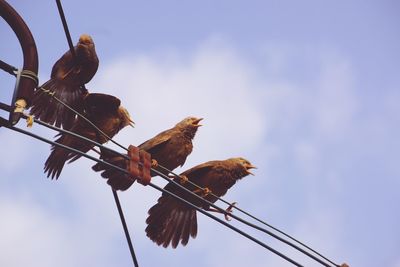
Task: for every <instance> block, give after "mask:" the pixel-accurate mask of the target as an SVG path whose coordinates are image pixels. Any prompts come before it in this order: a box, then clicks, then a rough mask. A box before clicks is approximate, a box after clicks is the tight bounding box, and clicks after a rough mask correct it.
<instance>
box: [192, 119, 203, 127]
mask: <svg viewBox="0 0 400 267" xmlns="http://www.w3.org/2000/svg"><path fill="white" fill-rule="evenodd" d="M202 120H203V118H200V119H197V120H195V121H193V125H194V126H196V127H200V126H203V125H201V124H199V123H200V121H202Z"/></svg>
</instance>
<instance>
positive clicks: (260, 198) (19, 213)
mask: <svg viewBox="0 0 400 267" xmlns="http://www.w3.org/2000/svg"><path fill="white" fill-rule="evenodd" d="M268 49H272V50H271V51H269V52H268V53H267V54H269V55H274V51H273V49H275V48H274V47H271V48H268ZM285 49H289V48H285ZM293 49H294V48H293ZM278 52H279V53H278V55H277V56H276V58H275V61H274V62H275V63H274V62H272V63H271V64H272V65H271V66H269V67H270V68H271V70H274V72H275V73H277V74H279V75H277V77H278V78H277V77H266V76H265V75H264V73H263V71H262V70H260V69H258V68H257V67H256V66H255V64H250V63H249V62H247V59H245V58H243V57H242V55H241V54H240V53H239V52H238V51H235V50H234V49H233V48H232V47H231V46H229V45H228V44H226V43H223V42H222V41H220V40H219V41H218V40H211V41H208V42H205V43H203V44H201V45H199V47H198V48H197V49H196V50H195V51H193V53H192V54H189V55H188V56H187V57H185V58H183V57H182V55H181V54H180V53H179V51H173V52H171V53H170V54H167V55H165V56H160V55H152V54H147V55H127V56H125V57H121V58H119V59H116V60H115V61H112V62H111V63H110V64H108V65H101V69H100V71H99V73H98V74H97V76H96V77H95V79H94V81H93V82H92V83H91V84H90V85H89V86H88V88H90V89H91V90H92V91H93V92H105V93H110V94H113V95H116V96H118V97H120V98H121V99H122V104H123V105H124V106H126V107H127V108H128V110H129V111H130V113H131V115H132V117H133V118H134V120H135V121H136V123H137V125H136V128H135V129H124V130H123V131H121V133H120V134H118V136H116V138H115V140H117V141H119V142H120V143H122V144H124V145H128V144H130V143H133V144H139V143H141V142H142V141H144V140H146V139H148V138H150V137H152V136H154V135H155V134H156V133H158V132H160V131H162V130H165V129H167V128H170V127H172V126H173V125H174V124H175V123H177V122H178V121H180V120H181V119H183V118H184V117H186V116H189V115H194V116H201V117H204V118H205V119H204V121H203V122H202V124H204V126H203V127H201V128H200V129H199V131H198V134H197V136H196V138H195V140H194V151H193V153H192V155H190V156H189V158H188V162H187V164H186V166H185V167H184V168H188V167H190V166H193V165H195V164H198V163H201V162H204V161H207V160H211V159H224V158H227V157H231V156H244V157H248V158H249V160H251V161H253V162H254V164H255V165H257V166H259V167H260V168H259V169H258V170H256V171H255V173H256V176H255V177H251V178H249V179H245V180H243V181H240V183H238V184H237V185H236V186H235V188H234V189H233V190H231V191H230V192H229V193H228V195H227V199H233V200H237V201H239V204H240V205H241V207H246V208H248V209H249V210H255V211H257V212H256V213H257V214H262V215H263V216H261V217H265V218H269V217H270V216H276V217H273V219H274V221H276V222H278V223H277V225H278V226H281V227H282V226H283V228H285V229H289V231H290V232H294V233H295V236H297V237H299V238H300V239H303V238H305V239H307V240H308V241H309V242H307V243H309V244H312V245H314V246H315V247H316V248H317V249H321V250H322V251H325V252H327V253H326V254H327V255H332V253H330V252H332V251H333V252H334V253H335V254H336V255H340V253H341V252H342V251H341V246H340V243H341V241H342V240H343V239H342V236H341V235H343V232H342V231H341V230H343V228H345V227H346V225H344V223H343V215H342V210H341V209H344V208H345V207H342V206H340V203H338V202H336V200H337V199H335V198H336V197H337V195H335V194H336V193H337V192H341V190H351V189H346V187H344V186H343V184H344V179H345V177H342V176H341V173H340V170H338V168H337V166H336V165H335V162H332V161H331V160H330V158H329V157H328V156H329V153H335V151H333V152H332V151H331V150H330V149H329V147H330V146H331V145H332V144H333V145H335V144H336V143H338V141H340V142H342V143H343V144H348V143H351V141H352V139H351V138H352V137H348V136H347V135H346V134H347V132H348V131H350V132H351V130H353V132H354V128H355V127H358V125H357V121H356V120H355V114H357V112H358V109H359V105H360V103H359V101H360V99H359V98H358V97H359V96H358V95H357V93H358V92H356V91H355V90H354V87H355V86H356V85H357V84H356V80H355V78H354V77H355V74H354V70H353V69H352V66H351V64H350V62H348V61H347V60H346V59H344V58H342V57H340V56H339V57H337V56H335V57H332V56H327V57H324V56H321V55H317V56H316V58H313V59H310V60H313V61H317V62H318V64H319V65H320V66H321V70H322V71H321V72H320V73H317V74H316V75H315V77H313V78H312V79H311V80H307V81H302V82H299V83H296V82H293V81H291V80H290V79H282V78H281V76H285V73H286V68H287V67H288V66H289V65H290V64H288V63H290V56H291V55H293V54H296V53H294V52H293V51H292V52H290V54H289V56H288V55H287V54H285V53H286V52H285V50H279V51H278ZM273 65H276V66H275V67H274V66H273ZM395 103H396V102H395V101H394V102H392V105H390V106H389V107H388V110H389V111H388V113H390V112H392V113H393V112H394V111H396V110H397V108H396V107H397V106H396V105H395ZM374 118H375V119H376V121H379V120H378V119H379V118H380V116H377V117H374ZM379 125H380V124H379ZM0 130H2V129H0ZM0 135H1V136H0V138H1V139H2V140H7V139H8V140H10V141H9V142H7V144H6V145H7V150H10V153H9V154H8V156H7V157H8V160H9V161H8V162H7V161H5V160H4V159H5V156H3V160H2V161H1V164H2V165H1V167H2V170H7V172H10V175H9V176H8V177H7V181H12V179H13V178H14V177H17V176H18V175H17V174H18V171H16V168H17V167H16V166H17V164H18V163H17V157H18V154H19V151H24V152H25V153H24V154H23V161H26V162H27V164H28V165H27V168H32V169H31V170H34V171H32V174H30V175H31V176H32V177H31V176H30V175H26V177H24V179H30V178H35V179H38V178H40V179H44V177H43V175H42V174H41V173H40V171H41V169H42V166H43V162H42V161H43V160H44V159H45V157H46V156H47V153H48V145H40V146H39V145H38V143H37V141H32V142H31V141H27V140H26V141H21V139H25V137H21V138H18V139H17V138H15V137H14V136H13V135H12V134H9V133H8V132H7V133H5V132H0ZM52 135H53V134H50V135H49V136H50V137H51V136H52ZM114 147H115V146H114ZM24 149H25V150H24ZM38 154H40V157H39V156H38ZM336 156H337V157H338V155H336ZM344 156H346V155H344ZM92 165H93V163H92V162H90V161H89V160H87V159H81V160H79V161H77V162H74V163H73V164H71V165H67V166H66V167H65V169H64V171H63V173H62V175H61V177H60V180H59V181H57V182H50V181H48V182H47V181H46V183H44V182H43V183H42V184H41V185H40V186H42V185H43V184H46V185H45V186H44V188H41V189H37V188H35V190H30V188H28V189H27V188H24V187H23V186H24V185H20V184H19V187H15V188H14V190H16V191H17V192H21V191H22V192H23V193H24V194H27V196H28V197H21V195H19V194H17V195H16V196H14V197H11V196H10V195H6V196H3V197H2V198H1V199H0V200H1V201H0V213H1V214H4V216H5V218H7V220H2V221H1V222H0V229H10V230H9V231H8V230H1V232H0V234H1V236H2V239H1V241H0V247H1V248H2V249H5V250H4V251H7V254H4V255H10V257H9V258H1V257H0V265H4V266H21V265H32V263H34V265H41V266H54V265H56V263H57V265H59V266H60V262H63V264H64V265H61V266H78V265H83V264H87V263H91V265H96V266H111V265H113V264H114V265H115V262H114V261H118V262H123V263H127V264H130V262H129V260H130V259H129V254H128V249H127V247H126V243H125V239H124V237H123V233H122V228H121V225H120V222H119V218H118V215H117V212H116V209H115V205H114V203H113V198H112V194H111V192H110V189H109V187H108V186H106V183H105V180H103V179H101V178H100V176H99V175H98V174H94V173H93V172H92V171H91V170H90V167H91V166H92ZM13 170H15V172H13ZM177 172H179V170H178V171H177ZM38 173H40V174H38ZM36 176H42V177H36ZM288 176H290V177H288ZM293 176H295V178H293ZM266 178H267V179H266ZM294 179H295V180H294ZM155 182H156V183H157V184H160V185H162V184H163V182H160V178H155ZM29 185H32V183H29ZM61 187H62V188H63V191H60V192H61V193H60V195H59V196H57V195H56V196H54V195H51V196H49V195H50V193H49V192H48V191H50V190H52V188H61ZM321 187H323V188H324V189H326V191H324V192H322V191H321V190H320V189H321ZM46 190H48V191H46ZM284 190H286V191H284ZM55 191H57V190H55ZM43 192H45V194H43ZM57 192H58V191H57ZM291 193H295V194H297V195H295V196H291V195H290V194H291ZM48 194H49V195H48ZM159 194H160V193H159V192H157V191H155V190H153V189H152V188H149V187H143V186H141V185H135V186H134V187H133V188H132V189H130V190H129V191H127V192H124V193H121V194H120V198H121V202H122V204H123V207H124V210H125V216H126V219H127V222H128V226H129V228H130V230H131V234H132V237H133V240H134V244H135V248H136V251H137V254H138V258H139V262H140V263H141V265H143V266H152V265H157V264H160V263H163V265H164V266H182V265H185V264H187V260H188V258H189V257H191V258H198V259H199V262H198V266H205V265H206V266H225V265H230V266H243V265H245V264H247V265H249V266H265V265H270V266H290V265H289V264H286V263H285V262H284V261H283V260H282V259H280V258H278V257H277V256H275V255H273V254H272V253H270V252H268V251H265V250H264V249H262V248H260V247H258V246H257V245H255V244H253V243H252V242H251V241H249V240H246V239H243V238H242V237H240V236H239V235H238V234H236V233H234V232H232V231H231V230H227V229H225V228H224V227H222V226H219V225H217V224H216V223H215V222H213V221H211V220H210V219H208V218H204V216H202V215H199V217H200V219H199V236H198V237H197V239H196V240H191V241H190V243H189V245H188V246H187V247H186V248H179V249H177V250H172V249H168V250H165V249H163V248H159V247H156V246H155V245H154V244H153V243H152V242H151V241H149V240H148V239H147V237H146V236H145V233H144V228H145V223H144V221H145V219H146V212H147V210H148V208H149V207H150V206H151V205H153V204H154V203H155V201H156V199H157V198H158V196H159ZM43 195H44V196H43ZM296 197H298V198H296ZM40 199H41V200H43V199H46V200H51V201H57V200H60V203H57V205H59V207H60V209H62V208H64V207H65V209H66V210H65V211H64V210H62V211H60V210H58V211H54V210H52V209H51V208H49V207H47V206H42V205H41V203H40ZM63 201H64V202H63ZM293 205H298V206H295V207H293ZM53 208H54V207H53ZM296 209H301V212H299V211H298V210H296ZM327 210H328V211H329V212H328V211H327ZM66 214H67V215H66ZM293 214H294V215H293ZM69 215H71V216H69ZM277 217H278V218H277ZM287 218H290V219H287ZM342 227H343V228H342ZM252 233H253V234H254V235H255V236H256V237H257V238H259V239H261V240H263V241H265V242H266V243H268V244H273V246H274V247H275V246H276V247H277V248H279V249H282V250H283V251H284V252H288V253H289V255H293V254H291V253H293V252H292V251H291V250H288V249H287V248H286V247H285V246H282V245H279V244H277V243H276V242H273V241H271V239H270V238H269V237H266V236H265V235H263V234H259V233H257V232H252ZM28 237H29V239H28ZM27 239H28V240H29V241H25V240H27ZM35 240H40V245H38V246H37V245H36V242H34V241H35ZM327 240H328V241H329V242H328V241H327ZM270 242H272V243H270ZM210 243H212V245H211V246H212V248H213V250H211V249H210ZM9 244H11V246H10V245H9ZM19 244H24V245H23V246H22V247H19V248H18V249H16V247H17V246H18V245H19ZM314 246H313V247H314ZM22 253H23V254H25V255H26V256H25V257H19V256H18V255H20V254H22ZM205 253H206V254H205ZM205 255H206V256H205ZM295 255H297V254H295ZM347 255H348V254H347ZM125 259H126V260H125ZM300 259H304V258H302V257H300ZM93 262H95V264H93ZM193 264H194V263H193ZM122 265H123V264H122ZM194 266H195V265H194Z"/></svg>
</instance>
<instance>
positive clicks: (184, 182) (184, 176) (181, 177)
mask: <svg viewBox="0 0 400 267" xmlns="http://www.w3.org/2000/svg"><path fill="white" fill-rule="evenodd" d="M179 179H180V180H179V182H180V183H181V185H184V184H186V183H187V182H188V181H189V178H187V176H186V175H180V176H179Z"/></svg>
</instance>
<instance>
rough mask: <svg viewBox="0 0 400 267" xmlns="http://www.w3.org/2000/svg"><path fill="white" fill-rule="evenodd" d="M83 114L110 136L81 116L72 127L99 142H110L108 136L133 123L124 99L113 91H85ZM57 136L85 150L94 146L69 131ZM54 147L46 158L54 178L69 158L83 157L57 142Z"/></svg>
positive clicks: (72, 130)
mask: <svg viewBox="0 0 400 267" xmlns="http://www.w3.org/2000/svg"><path fill="white" fill-rule="evenodd" d="M83 115H84V116H85V117H86V118H87V119H88V120H90V121H91V122H92V123H93V124H94V125H96V127H98V128H99V129H100V130H101V131H102V132H103V133H104V134H106V135H107V137H106V136H104V135H103V134H102V133H100V132H99V131H98V130H97V129H95V128H94V127H93V125H91V124H89V123H88V122H87V121H86V120H85V119H83V118H81V117H79V116H78V117H77V118H75V120H74V123H73V124H72V127H71V129H70V131H71V132H74V133H76V134H79V135H81V136H84V137H86V138H88V139H91V140H94V141H96V142H98V143H100V144H103V143H105V142H107V141H108V140H109V138H112V137H113V136H114V135H116V134H117V133H118V132H119V131H120V130H121V129H123V128H124V127H125V126H128V125H131V126H132V125H133V121H132V120H131V117H130V115H129V113H128V111H127V110H126V109H125V108H124V107H123V106H121V101H120V100H119V99H118V98H116V97H114V96H111V95H106V94H99V93H92V94H88V95H86V96H85V97H84V99H83ZM58 136H59V138H58V139H57V140H56V143H59V144H62V145H65V146H68V147H71V148H74V149H77V150H79V151H81V152H83V153H86V152H88V151H89V150H90V149H93V147H94V145H93V144H91V143H89V142H87V141H84V140H82V139H80V138H78V137H75V136H72V135H70V134H67V133H62V134H59V135H58ZM51 150H52V151H51V154H50V156H49V157H48V158H47V160H46V163H45V167H44V171H45V172H47V177H51V178H52V179H53V178H56V179H57V178H58V177H59V176H60V174H61V171H62V169H63V167H64V164H65V162H66V161H68V163H71V162H73V161H75V160H77V159H79V158H80V157H81V156H80V155H79V154H76V153H74V152H71V151H69V150H66V149H64V148H61V147H58V146H54V145H53V146H52V148H51Z"/></svg>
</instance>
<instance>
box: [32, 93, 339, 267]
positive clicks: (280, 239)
mask: <svg viewBox="0 0 400 267" xmlns="http://www.w3.org/2000/svg"><path fill="white" fill-rule="evenodd" d="M45 92H48V90H46V91H45ZM52 96H53V95H52ZM53 97H54V96H53ZM54 98H55V99H56V100H57V101H59V102H60V103H61V104H62V105H64V106H65V107H67V108H69V109H71V110H72V111H73V112H75V113H76V114H77V115H78V116H79V117H81V118H83V119H84V120H85V121H87V122H88V123H90V125H92V126H93V127H94V128H95V129H96V130H98V131H99V132H100V133H101V134H103V135H104V136H105V137H106V138H107V139H109V140H111V141H113V140H112V138H110V137H109V136H108V135H106V134H105V133H104V132H103V131H101V130H100V129H99V128H98V127H97V126H96V125H95V124H93V123H92V122H91V121H90V120H89V119H87V118H86V117H85V116H83V115H82V114H80V113H79V112H78V111H76V110H74V109H73V108H71V107H69V106H68V105H67V104H65V103H64V102H63V101H61V100H60V99H58V98H56V97H54ZM35 121H36V120H35ZM41 124H42V125H45V126H47V124H46V123H42V122H41ZM48 126H49V125H48ZM50 128H52V129H54V130H58V128H56V127H54V126H50ZM61 132H63V133H67V134H71V132H69V131H66V130H61ZM73 135H74V136H76V137H80V136H79V135H77V134H73ZM89 140H90V139H87V140H86V141H89ZM90 141H91V140H90ZM91 143H93V144H95V145H99V144H98V143H96V142H91ZM114 143H116V144H117V145H118V146H120V147H122V148H123V149H126V148H125V147H123V146H122V145H120V144H118V143H117V142H114ZM100 147H104V146H102V145H100ZM122 156H123V157H124V158H126V159H129V157H127V156H126V155H122ZM160 167H161V168H162V169H164V170H166V171H168V172H170V171H169V170H168V169H166V168H165V167H162V166H161V165H160ZM152 171H154V172H156V173H158V172H157V171H156V170H154V169H152ZM171 173H172V172H171ZM173 174H174V175H175V176H177V177H179V175H177V174H175V173H173ZM158 175H159V176H161V177H162V178H163V179H165V180H167V181H171V182H173V183H174V184H176V185H177V186H178V187H181V188H182V189H184V190H185V191H187V192H189V193H191V194H192V195H194V196H196V197H197V198H200V199H202V200H204V201H205V202H206V203H207V204H209V205H210V206H212V207H214V208H216V209H217V210H219V211H221V212H222V213H226V211H225V210H223V209H222V208H220V207H218V206H216V205H215V204H214V203H211V202H209V201H207V200H205V199H203V198H201V197H200V196H198V195H196V194H194V193H193V192H192V191H190V190H188V189H187V188H185V187H183V186H182V185H181V184H179V183H177V182H175V181H173V180H170V179H169V178H168V177H167V176H165V175H163V174H162V173H158ZM189 182H191V181H189ZM191 184H193V185H194V186H196V187H197V188H201V189H203V188H202V187H200V186H198V185H197V184H195V183H193V182H191ZM213 195H214V194H213ZM214 196H216V195H214ZM216 197H217V198H218V199H221V198H219V197H218V196H216ZM223 202H224V203H228V204H229V202H227V201H225V200H223ZM229 216H231V217H232V218H234V219H236V220H238V221H240V222H241V223H243V224H246V225H248V226H250V227H252V228H254V229H257V230H259V231H262V232H264V233H266V234H268V235H270V236H272V237H274V238H275V239H278V240H279V241H281V242H283V243H285V244H287V245H289V246H291V247H293V248H294V249H296V250H298V251H300V252H301V253H303V254H305V255H307V256H308V257H310V258H312V259H313V260H315V261H317V262H319V263H320V264H322V265H324V266H327V267H329V266H330V265H327V264H326V263H325V262H323V261H321V260H320V259H318V258H317V257H315V256H314V255H312V254H310V253H309V252H307V251H305V250H303V249H302V248H300V247H298V246H296V245H295V244H293V243H290V242H289V241H287V240H285V239H283V238H281V237H280V236H278V235H276V234H274V233H272V232H271V231H268V230H266V229H264V228H261V227H259V226H257V225H255V224H252V223H250V222H248V221H246V220H244V219H242V218H240V217H238V216H236V215H233V214H229ZM273 229H274V228H273ZM274 230H275V229H274ZM278 232H280V233H283V232H282V231H280V230H279V229H278ZM283 234H284V235H285V236H288V235H287V234H285V233H283ZM289 238H291V237H290V236H289ZM291 239H293V238H291ZM295 241H296V242H298V243H300V244H301V245H302V246H304V247H306V248H307V249H309V250H310V251H312V252H314V253H316V254H317V255H318V256H321V255H320V253H318V252H315V250H313V249H310V248H309V247H308V246H305V245H304V244H302V243H301V242H299V241H297V240H295ZM128 243H129V241H128ZM322 258H324V259H325V260H326V258H325V257H323V256H322ZM327 261H328V262H330V263H331V264H333V265H335V266H339V265H337V264H335V263H333V262H331V261H330V260H327Z"/></svg>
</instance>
